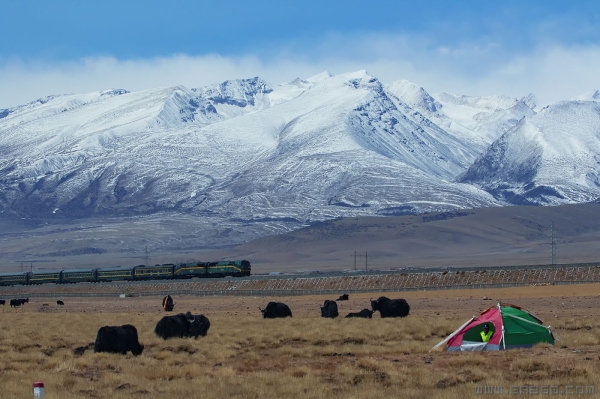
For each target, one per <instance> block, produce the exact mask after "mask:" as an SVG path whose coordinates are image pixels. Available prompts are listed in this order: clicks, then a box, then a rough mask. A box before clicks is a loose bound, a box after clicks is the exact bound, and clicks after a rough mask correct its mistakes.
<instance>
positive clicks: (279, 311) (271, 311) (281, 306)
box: [258, 302, 292, 319]
mask: <svg viewBox="0 0 600 399" xmlns="http://www.w3.org/2000/svg"><path fill="white" fill-rule="evenodd" d="M258 309H259V310H260V311H261V313H262V315H263V319H277V318H279V317H288V316H289V317H292V311H291V310H290V308H289V306H288V305H286V304H285V303H281V302H269V303H268V304H267V307H266V308H264V309H261V308H260V307H259V308H258Z"/></svg>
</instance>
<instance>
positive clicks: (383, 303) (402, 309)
mask: <svg viewBox="0 0 600 399" xmlns="http://www.w3.org/2000/svg"><path fill="white" fill-rule="evenodd" d="M371 308H373V312H375V311H379V314H380V315H381V317H382V318H383V317H406V316H408V313H409V312H410V306H408V302H406V299H389V298H386V297H384V296H381V297H379V298H378V299H377V300H376V301H373V300H372V299H371Z"/></svg>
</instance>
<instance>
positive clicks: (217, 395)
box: [0, 286, 600, 399]
mask: <svg viewBox="0 0 600 399" xmlns="http://www.w3.org/2000/svg"><path fill="white" fill-rule="evenodd" d="M592 287H593V288H592V291H594V290H595V291H598V286H592ZM494 292H496V291H494ZM497 292H500V291H497ZM540 292H542V291H540ZM407 294H409V293H407ZM473 294H477V293H476V292H475V293H474V292H473V291H470V292H468V291H467V293H466V294H461V293H457V292H446V293H424V292H420V293H412V294H410V295H401V294H396V295H392V294H388V295H389V296H390V297H400V296H405V297H407V298H409V302H410V303H411V306H412V309H413V310H412V311H411V315H410V316H409V317H408V318H405V319H380V318H379V316H378V315H375V316H374V318H373V319H371V320H368V319H336V320H325V319H321V318H320V317H318V312H317V311H316V309H318V304H319V303H322V300H323V299H324V298H322V297H310V298H307V297H302V298H299V297H296V298H279V300H283V301H284V302H287V303H289V304H290V306H291V308H292V310H293V311H294V318H292V319H289V318H288V319H278V320H263V319H261V318H260V316H259V315H260V313H259V312H258V309H256V307H255V305H257V304H259V303H262V304H265V303H266V302H267V301H268V298H267V299H265V298H233V299H232V298H193V297H188V298H180V300H179V302H178V305H177V307H176V310H177V311H186V310H188V309H190V310H192V311H193V312H194V313H200V312H202V313H204V314H206V315H207V316H208V317H209V318H210V321H211V328H210V330H209V332H208V336H207V337H204V338H199V339H198V340H194V339H171V340H167V341H163V340H161V339H159V338H157V337H156V336H154V333H153V330H154V326H155V325H156V322H157V321H158V320H159V319H160V318H161V317H162V316H164V312H162V313H161V312H160V310H159V309H157V306H158V303H160V298H158V299H157V298H151V299H149V298H139V299H138V298H127V299H126V300H122V301H121V302H119V300H116V299H105V300H87V301H86V300H82V301H80V302H78V303H76V300H75V299H71V301H70V302H67V304H66V306H65V307H64V308H58V307H56V306H55V305H52V306H50V307H44V306H42V302H43V301H44V300H42V299H36V300H34V301H32V303H30V304H28V305H25V306H24V307H23V308H20V309H10V308H8V306H6V307H3V308H2V309H0V359H1V361H0V398H7V399H8V398H19V399H20V398H28V397H32V396H33V395H32V388H31V387H32V383H33V382H34V381H43V382H44V383H45V385H46V397H47V398H49V399H51V398H64V399H70V398H82V397H86V398H117V399H118V398H136V397H139V398H162V399H175V398H177V399H180V398H200V397H202V398H211V399H221V398H240V399H242V398H244V399H253V398H256V399H259V398H260V399H281V398H292V399H293V398H334V399H336V398H340V399H341V398H344V399H352V398H356V399H358V398H360V399H365V398H368V399H384V398H385V399H388V398H456V399H458V398H467V397H477V396H481V395H477V394H476V393H475V387H476V386H485V385H488V386H490V385H502V386H505V387H509V386H524V385H528V384H531V385H535V386H543V385H555V386H562V387H565V386H568V385H569V386H570V385H579V386H595V387H597V391H599V392H600V321H599V320H598V318H597V315H598V312H597V310H596V308H595V307H594V308H593V309H590V308H589V305H590V303H592V302H591V301H593V298H592V297H589V298H588V300H587V302H586V301H584V302H581V303H580V302H577V301H580V299H578V298H577V297H572V298H567V297H564V298H563V297H558V300H559V301H563V302H561V303H564V301H567V304H566V305H565V307H564V309H562V310H561V309H550V308H548V309H545V310H544V309H537V310H538V312H539V311H542V313H546V314H547V316H549V315H551V314H552V315H554V316H552V317H553V320H551V323H550V324H552V325H553V329H554V331H555V332H556V333H557V335H558V336H559V337H560V338H561V339H562V341H561V342H559V343H557V345H555V346H551V345H539V346H537V347H535V348H533V349H527V350H525V349H523V350H513V351H506V352H496V353H493V352H489V353H446V352H432V353H430V352H429V349H430V348H431V347H432V346H434V345H435V344H436V343H437V342H439V341H440V340H441V339H442V338H444V337H445V336H447V335H448V334H449V333H451V332H452V331H454V329H456V328H457V327H458V326H459V325H460V324H462V323H463V322H464V321H466V319H467V318H468V316H470V315H471V314H472V313H473V312H472V310H473V309H475V308H480V307H481V306H482V304H481V303H480V301H479V299H478V300H474V299H469V298H470V297H469V296H466V295H471V296H472V295H473ZM459 295H462V297H461V296H459ZM560 295H563V294H560ZM411 297H412V299H411ZM450 298H452V299H450ZM565 298H566V299H565ZM573 298H575V299H573ZM463 299H464V300H466V301H468V302H465V303H466V304H468V305H464V306H463V302H462V300H463ZM569 299H571V301H572V302H568V301H569ZM366 300H368V298H366V297H365V296H356V297H352V298H351V301H349V302H348V303H344V302H340V306H341V307H342V309H345V310H344V312H345V311H349V310H356V311H358V310H360V309H362V308H363V307H365V305H366ZM522 300H523V301H524V300H525V299H522ZM599 300H600V298H599ZM123 301H127V302H123ZM155 302H156V303H155ZM176 302H177V298H176ZM513 302H516V301H513ZM571 303H573V305H572V306H571V305H570V304H571ZM576 303H579V305H577V306H576V305H575V304H576ZM125 304H126V305H125ZM217 304H218V306H217ZM493 304H494V303H493V302H490V301H485V302H484V305H487V306H491V305H493ZM246 305H247V306H246ZM201 309H203V310H201ZM530 310H533V311H536V309H530ZM550 312H552V313H550ZM584 316H585V317H584ZM547 321H548V320H547ZM127 323H130V324H133V325H135V326H136V327H137V329H138V332H139V335H140V342H141V343H142V344H143V345H145V349H144V353H143V354H142V355H141V356H138V357H134V356H132V355H131V354H128V355H126V356H122V355H113V354H104V353H102V354H94V353H93V350H88V351H86V352H85V353H84V354H83V355H75V354H74V352H73V349H75V348H77V347H80V346H83V345H87V344H90V343H92V342H93V341H94V339H95V336H96V332H97V330H98V328H99V327H101V326H104V325H121V324H127ZM502 396H506V395H502ZM485 397H493V395H485ZM553 397H561V396H560V395H559V396H553ZM569 397H573V396H572V395H571V396H569Z"/></svg>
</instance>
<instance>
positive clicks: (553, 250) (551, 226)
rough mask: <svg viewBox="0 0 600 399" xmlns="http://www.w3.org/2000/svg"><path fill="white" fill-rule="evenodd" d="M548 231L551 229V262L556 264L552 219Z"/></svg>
mask: <svg viewBox="0 0 600 399" xmlns="http://www.w3.org/2000/svg"><path fill="white" fill-rule="evenodd" d="M550 231H551V240H552V241H551V245H552V264H553V265H555V264H556V236H555V235H554V220H553V221H552V224H551V225H550Z"/></svg>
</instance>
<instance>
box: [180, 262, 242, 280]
mask: <svg viewBox="0 0 600 399" xmlns="http://www.w3.org/2000/svg"><path fill="white" fill-rule="evenodd" d="M173 275H174V276H175V277H176V278H192V277H211V278H212V277H214V278H218V277H227V276H231V277H244V276H249V275H250V262H248V261H247V260H238V261H221V262H194V263H180V264H178V265H177V266H175V268H174V270H173Z"/></svg>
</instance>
